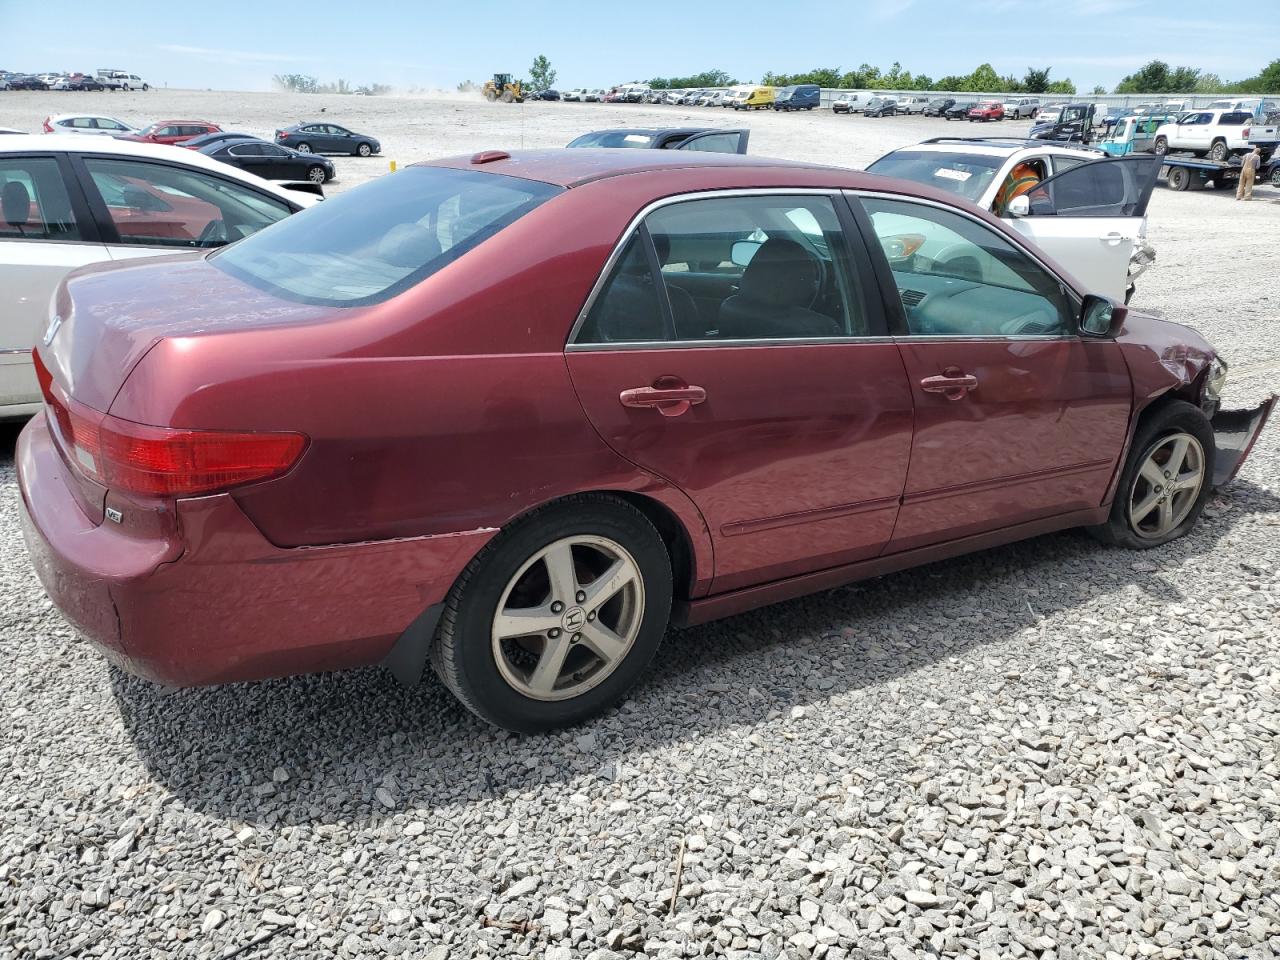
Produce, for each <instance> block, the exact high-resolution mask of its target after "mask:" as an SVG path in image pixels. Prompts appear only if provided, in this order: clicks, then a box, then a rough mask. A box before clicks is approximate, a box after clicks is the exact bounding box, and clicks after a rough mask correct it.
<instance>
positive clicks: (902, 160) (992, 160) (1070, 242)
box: [867, 137, 1160, 303]
mask: <svg viewBox="0 0 1280 960" xmlns="http://www.w3.org/2000/svg"><path fill="white" fill-rule="evenodd" d="M867 170H868V172H870V173H878V174H883V175H884V176H889V177H897V178H900V179H903V180H913V181H915V182H916V183H923V184H928V185H929V186H932V187H936V188H938V189H940V190H943V191H945V192H947V193H951V194H959V195H960V196H963V197H965V198H967V199H968V200H970V201H972V202H973V203H975V204H977V205H978V206H980V207H982V208H983V209H984V210H988V211H990V212H991V213H993V214H995V215H996V216H998V217H1001V218H1002V219H1004V220H1006V221H1007V222H1008V223H1009V224H1010V225H1012V226H1013V228H1014V229H1016V230H1017V231H1018V232H1020V233H1023V234H1025V235H1026V236H1027V237H1029V238H1030V239H1031V240H1033V241H1034V242H1035V243H1036V245H1037V246H1039V247H1040V248H1041V249H1042V250H1044V251H1045V252H1046V253H1048V254H1049V255H1050V256H1051V257H1053V258H1054V259H1055V260H1057V261H1058V262H1059V263H1060V264H1061V265H1062V266H1063V267H1065V268H1066V269H1067V270H1069V271H1070V272H1071V273H1072V274H1074V275H1075V276H1076V277H1077V278H1078V279H1079V280H1080V281H1081V282H1082V283H1083V284H1084V285H1085V287H1087V288H1088V289H1090V290H1095V291H1097V292H1098V293H1101V294H1105V295H1107V296H1109V297H1111V298H1112V299H1114V300H1116V301H1117V302H1124V303H1128V302H1129V300H1130V299H1131V298H1132V296H1133V291H1134V286H1135V283H1136V281H1137V278H1138V277H1139V276H1140V275H1141V274H1142V272H1143V271H1145V270H1146V269H1147V267H1149V266H1150V265H1151V264H1152V263H1153V262H1154V261H1155V250H1154V248H1153V247H1152V246H1151V245H1150V243H1148V242H1147V203H1148V201H1149V200H1150V198H1151V191H1152V189H1153V187H1154V186H1155V182H1156V176H1157V174H1158V173H1159V170H1160V160H1159V158H1158V157H1153V156H1150V155H1133V156H1128V157H1108V156H1107V155H1106V154H1105V153H1102V152H1101V151H1098V150H1093V149H1090V148H1087V147H1080V146H1071V145H1067V144H1049V143H1041V142H1038V141H1026V140H1016V139H1006V138H998V137H991V138H987V137H983V138H977V139H965V138H952V137H936V138H934V139H932V140H926V141H924V142H923V143H919V144H915V145H913V146H910V147H903V148H901V149H900V150H895V151H893V152H892V153H889V154H886V155H885V156H883V157H881V158H880V159H879V160H877V161H876V162H875V163H873V164H871V166H869V167H867ZM926 243H927V239H926ZM923 252H926V253H930V255H932V254H933V253H935V252H936V251H928V250H926V251H923Z"/></svg>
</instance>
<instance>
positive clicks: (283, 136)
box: [276, 133, 289, 140]
mask: <svg viewBox="0 0 1280 960" xmlns="http://www.w3.org/2000/svg"><path fill="white" fill-rule="evenodd" d="M276 139H277V140H288V139H289V135H288V134H287V133H277V134H276Z"/></svg>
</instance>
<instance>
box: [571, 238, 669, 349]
mask: <svg viewBox="0 0 1280 960" xmlns="http://www.w3.org/2000/svg"><path fill="white" fill-rule="evenodd" d="M645 243H646V239H645V234H644V233H643V232H642V231H637V232H635V233H633V234H632V235H631V239H630V240H628V241H627V245H626V247H624V248H623V251H622V256H621V257H619V258H618V261H617V263H616V264H615V266H614V268H613V272H612V273H611V274H610V275H609V279H608V281H607V282H606V283H605V286H604V287H603V288H602V289H601V291H600V294H599V295H598V296H597V297H596V300H595V303H593V304H592V306H591V312H590V313H589V314H588V315H587V319H586V322H585V323H584V324H583V326H582V329H581V330H580V331H579V332H578V337H577V342H578V343H638V342H644V341H652V340H669V339H671V336H670V331H669V330H668V328H667V322H666V317H665V316H664V314H663V308H662V300H661V294H660V293H659V288H658V282H657V280H656V279H655V278H654V275H653V270H652V269H651V268H650V264H649V255H648V253H647V252H646V250H645Z"/></svg>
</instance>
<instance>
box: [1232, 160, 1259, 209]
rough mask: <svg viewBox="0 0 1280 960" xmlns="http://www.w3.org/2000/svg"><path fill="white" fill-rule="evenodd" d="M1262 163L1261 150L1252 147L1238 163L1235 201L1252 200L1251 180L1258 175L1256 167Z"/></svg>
mask: <svg viewBox="0 0 1280 960" xmlns="http://www.w3.org/2000/svg"><path fill="white" fill-rule="evenodd" d="M1261 163H1262V148H1261V147H1254V148H1253V150H1252V152H1250V153H1246V154H1245V155H1244V159H1243V160H1242V161H1240V185H1239V186H1237V187H1236V199H1237V200H1252V199H1253V180H1254V178H1255V177H1256V176H1257V175H1258V167H1259V165H1260V164H1261Z"/></svg>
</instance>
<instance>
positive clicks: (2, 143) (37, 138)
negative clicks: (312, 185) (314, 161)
mask: <svg viewBox="0 0 1280 960" xmlns="http://www.w3.org/2000/svg"><path fill="white" fill-rule="evenodd" d="M10 153H92V154H97V155H99V156H101V155H104V154H114V155H118V156H120V157H123V158H134V159H139V160H168V161H169V162H171V163H181V164H184V165H186V166H188V167H199V168H201V169H204V170H209V171H210V172H213V173H218V174H221V175H222V176H225V177H231V178H233V179H236V180H243V181H245V182H247V183H251V184H253V185H254V186H255V187H258V188H259V189H261V190H266V191H267V192H268V193H271V194H273V195H274V196H278V197H281V198H284V199H288V200H292V201H294V202H295V203H297V204H298V205H299V206H304V207H305V206H307V205H308V204H309V202H310V201H309V200H307V199H306V195H305V194H299V193H297V192H296V191H292V190H286V189H284V188H283V187H281V186H279V185H277V184H275V183H273V182H271V181H270V180H264V179H263V178H261V177H259V176H256V175H254V174H252V173H248V172H246V171H244V170H241V169H240V168H239V167H234V166H231V165H230V164H226V163H222V162H221V161H218V160H214V159H213V158H211V157H209V156H208V155H206V154H203V153H201V152H200V151H199V150H188V149H187V148H186V147H174V146H168V145H166V144H159V143H139V142H137V141H136V140H117V139H116V138H115V137H103V136H96V135H93V134H87V135H78V134H74V133H68V134H59V135H58V136H56V137H51V136H47V135H43V134H40V135H37V134H31V133H27V134H19V135H17V136H9V137H4V138H3V139H0V155H3V154H10Z"/></svg>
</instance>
